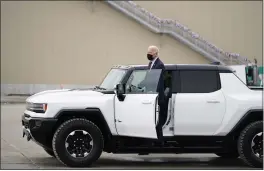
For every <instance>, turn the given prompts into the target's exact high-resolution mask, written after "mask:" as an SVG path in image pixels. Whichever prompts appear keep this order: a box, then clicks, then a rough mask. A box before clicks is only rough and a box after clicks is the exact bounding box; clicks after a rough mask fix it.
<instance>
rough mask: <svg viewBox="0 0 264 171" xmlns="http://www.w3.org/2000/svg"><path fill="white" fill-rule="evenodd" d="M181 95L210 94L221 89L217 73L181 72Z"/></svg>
mask: <svg viewBox="0 0 264 171" xmlns="http://www.w3.org/2000/svg"><path fill="white" fill-rule="evenodd" d="M180 79H181V86H180V87H181V90H180V92H181V93H210V92H214V91H216V90H218V89H219V86H218V74H217V72H216V71H180Z"/></svg>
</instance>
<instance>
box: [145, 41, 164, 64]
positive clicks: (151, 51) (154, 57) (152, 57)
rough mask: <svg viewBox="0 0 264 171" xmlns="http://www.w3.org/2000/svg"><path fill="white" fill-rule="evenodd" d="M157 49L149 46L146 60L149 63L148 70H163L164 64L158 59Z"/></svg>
mask: <svg viewBox="0 0 264 171" xmlns="http://www.w3.org/2000/svg"><path fill="white" fill-rule="evenodd" d="M158 54H159V49H158V48H157V47H156V46H149V48H148V53H147V58H148V60H149V61H150V62H149V65H148V68H149V69H165V66H164V63H163V62H162V61H161V60H160V58H159V57H158Z"/></svg>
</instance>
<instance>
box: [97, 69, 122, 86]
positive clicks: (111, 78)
mask: <svg viewBox="0 0 264 171" xmlns="http://www.w3.org/2000/svg"><path fill="white" fill-rule="evenodd" d="M126 72H127V70H124V69H111V70H110V72H109V73H108V74H107V76H106V77H105V79H104V80H103V82H102V83H101V85H100V87H101V88H104V89H107V90H113V89H115V86H116V85H117V84H118V83H120V81H121V80H122V79H123V77H124V76H125V74H126Z"/></svg>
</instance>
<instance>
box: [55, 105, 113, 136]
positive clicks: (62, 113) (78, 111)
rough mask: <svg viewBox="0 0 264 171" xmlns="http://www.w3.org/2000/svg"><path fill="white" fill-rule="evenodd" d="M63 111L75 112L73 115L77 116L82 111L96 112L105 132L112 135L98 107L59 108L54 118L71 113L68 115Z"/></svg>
mask: <svg viewBox="0 0 264 171" xmlns="http://www.w3.org/2000/svg"><path fill="white" fill-rule="evenodd" d="M65 112H75V115H74V116H78V115H81V114H82V113H89V112H93V113H98V117H99V118H100V120H101V121H102V122H103V124H104V126H105V128H106V129H107V130H106V131H107V133H108V134H110V135H112V132H111V130H110V128H109V125H108V123H107V121H106V119H105V117H104V115H103V113H102V112H101V110H100V109H99V108H85V109H61V110H60V111H59V112H58V113H57V114H56V115H55V116H54V119H59V118H60V117H61V116H72V115H68V114H65ZM97 126H98V127H99V125H97Z"/></svg>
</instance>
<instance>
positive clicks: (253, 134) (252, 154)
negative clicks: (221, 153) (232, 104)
mask: <svg viewBox="0 0 264 171" xmlns="http://www.w3.org/2000/svg"><path fill="white" fill-rule="evenodd" d="M238 152H239V155H240V157H241V159H242V160H243V161H244V162H245V163H247V164H248V165H250V166H252V167H258V168H260V167H263V121H257V122H253V123H251V124H249V125H248V126H247V127H246V128H245V129H244V130H243V131H242V132H241V134H240V136H239V139H238Z"/></svg>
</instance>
